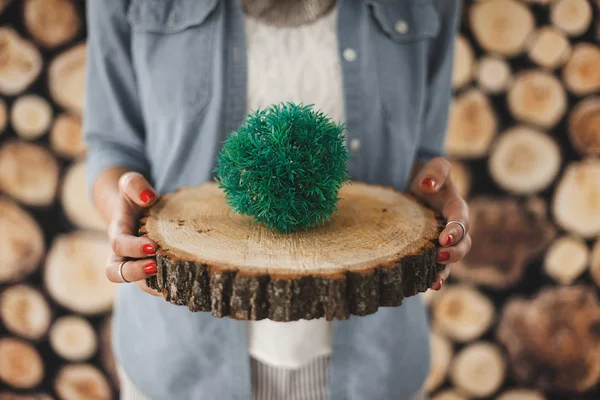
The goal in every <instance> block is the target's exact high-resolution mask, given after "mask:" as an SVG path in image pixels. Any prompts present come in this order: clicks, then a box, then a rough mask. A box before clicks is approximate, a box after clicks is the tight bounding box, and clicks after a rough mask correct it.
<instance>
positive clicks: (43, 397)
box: [0, 392, 53, 400]
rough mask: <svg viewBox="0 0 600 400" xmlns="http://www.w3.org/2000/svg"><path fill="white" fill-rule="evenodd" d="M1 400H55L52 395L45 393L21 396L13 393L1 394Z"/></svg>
mask: <svg viewBox="0 0 600 400" xmlns="http://www.w3.org/2000/svg"><path fill="white" fill-rule="evenodd" d="M0 400H53V399H52V397H51V396H50V395H47V394H44V393H32V394H19V393H11V392H0Z"/></svg>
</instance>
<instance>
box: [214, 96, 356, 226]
mask: <svg viewBox="0 0 600 400" xmlns="http://www.w3.org/2000/svg"><path fill="white" fill-rule="evenodd" d="M343 131H344V127H343V125H341V124H338V123H336V122H334V121H333V120H332V119H330V118H329V117H327V116H326V115H324V114H323V113H322V112H319V111H315V110H313V108H312V106H304V105H297V104H293V103H282V104H277V105H272V106H271V107H269V108H266V109H263V110H257V111H255V112H253V113H251V114H250V115H248V117H247V119H246V122H245V123H244V124H242V125H241V126H240V127H239V129H238V130H237V131H236V132H233V133H232V134H231V135H230V136H229V137H228V138H227V140H226V141H225V143H224V145H223V148H222V150H221V152H220V154H219V156H218V159H217V162H218V166H217V168H216V170H215V172H217V178H216V179H217V183H218V184H219V187H220V188H222V189H223V190H224V192H225V196H226V197H225V198H226V200H227V203H228V204H229V206H230V207H231V208H232V209H233V211H234V213H238V214H243V215H249V216H252V217H253V218H254V219H255V220H256V221H258V222H262V223H266V224H267V225H268V227H269V229H272V230H275V231H279V232H282V233H288V232H293V231H298V230H301V229H302V230H306V229H308V228H310V227H313V226H316V225H321V224H323V223H325V222H326V221H328V220H330V218H331V215H332V214H333V212H334V211H336V210H337V203H338V200H339V197H338V193H339V190H340V188H341V187H342V186H343V185H344V184H345V183H347V182H348V181H349V174H348V171H347V168H348V158H349V155H348V151H347V149H346V146H345V145H344V134H343Z"/></svg>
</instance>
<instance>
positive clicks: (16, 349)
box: [0, 337, 44, 389]
mask: <svg viewBox="0 0 600 400" xmlns="http://www.w3.org/2000/svg"><path fill="white" fill-rule="evenodd" d="M43 378H44V363H43V362H42V358H41V357H40V355H39V353H38V352H37V350H36V349H35V347H33V346H32V345H30V344H29V343H27V342H26V341H24V340H21V339H15V338H9V337H5V338H2V339H0V381H4V382H5V383H7V384H8V385H10V386H12V387H14V388H17V389H29V388H32V387H34V386H37V385H38V384H39V383H40V382H41V381H42V379H43Z"/></svg>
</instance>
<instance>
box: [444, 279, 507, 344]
mask: <svg viewBox="0 0 600 400" xmlns="http://www.w3.org/2000/svg"><path fill="white" fill-rule="evenodd" d="M494 318H495V312H494V304H492V302H491V300H489V299H488V298H487V297H486V296H484V295H483V294H482V293H481V292H479V291H478V290H477V289H475V288H474V287H472V286H469V285H465V284H460V285H451V286H449V287H448V288H447V289H446V290H445V291H444V293H443V294H442V295H441V296H440V298H439V299H438V300H437V301H436V303H435V305H434V307H433V326H434V328H435V329H436V330H437V331H439V332H440V333H442V334H443V335H445V336H447V337H449V338H450V339H453V340H455V341H457V342H463V343H464V342H470V341H473V340H475V339H477V338H479V337H480V336H481V335H483V334H484V333H485V332H486V331H487V330H488V329H489V328H490V326H491V325H492V322H493V321H494Z"/></svg>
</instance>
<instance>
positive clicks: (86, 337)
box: [49, 315, 98, 361]
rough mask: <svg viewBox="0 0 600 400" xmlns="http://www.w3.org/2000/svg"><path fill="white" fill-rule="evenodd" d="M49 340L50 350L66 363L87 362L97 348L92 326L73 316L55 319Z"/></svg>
mask: <svg viewBox="0 0 600 400" xmlns="http://www.w3.org/2000/svg"><path fill="white" fill-rule="evenodd" d="M49 339H50V346H51V347H52V350H54V352H55V353H56V354H58V355H59V356H60V357H62V358H64V359H65V360H68V361H84V360H87V359H89V358H90V357H91V356H93V355H94V354H95V353H96V350H97V348H98V339H97V338H96V333H95V332H94V328H92V325H91V324H90V323H89V322H88V321H87V320H86V319H83V318H81V317H78V316H75V315H67V316H64V317H60V318H59V319H57V320H56V321H55V322H54V324H53V325H52V328H50V333H49Z"/></svg>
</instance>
